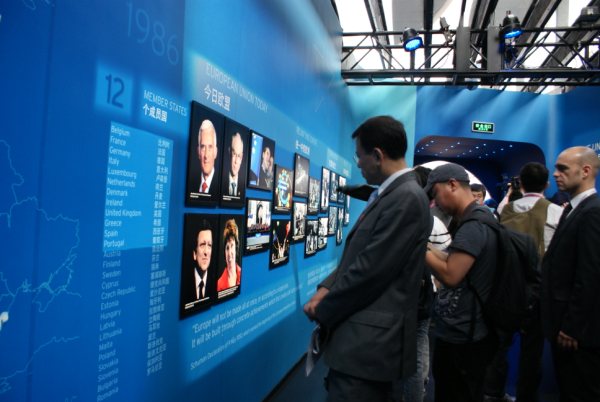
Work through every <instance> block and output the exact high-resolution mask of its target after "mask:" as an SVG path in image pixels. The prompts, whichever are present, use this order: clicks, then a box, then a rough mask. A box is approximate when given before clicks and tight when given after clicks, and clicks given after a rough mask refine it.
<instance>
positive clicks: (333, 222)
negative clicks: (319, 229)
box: [327, 206, 338, 236]
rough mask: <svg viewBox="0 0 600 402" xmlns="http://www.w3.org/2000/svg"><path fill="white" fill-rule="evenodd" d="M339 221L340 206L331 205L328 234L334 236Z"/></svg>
mask: <svg viewBox="0 0 600 402" xmlns="http://www.w3.org/2000/svg"><path fill="white" fill-rule="evenodd" d="M337 221H338V207H335V206H330V207H329V217H328V222H327V225H328V226H327V235H328V236H333V235H335V232H336V230H337Z"/></svg>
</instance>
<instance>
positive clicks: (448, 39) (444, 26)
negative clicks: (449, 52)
mask: <svg viewBox="0 0 600 402" xmlns="http://www.w3.org/2000/svg"><path fill="white" fill-rule="evenodd" d="M440 28H441V30H442V33H443V34H444V38H445V39H446V44H447V45H448V44H450V43H452V34H451V33H450V25H449V24H448V21H446V18H444V17H440Z"/></svg>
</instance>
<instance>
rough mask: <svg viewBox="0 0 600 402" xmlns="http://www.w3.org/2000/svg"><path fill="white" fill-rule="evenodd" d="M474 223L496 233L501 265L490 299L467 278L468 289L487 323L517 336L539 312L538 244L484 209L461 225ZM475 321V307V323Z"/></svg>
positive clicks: (469, 213)
mask: <svg viewBox="0 0 600 402" xmlns="http://www.w3.org/2000/svg"><path fill="white" fill-rule="evenodd" d="M472 220H477V221H479V222H481V223H484V224H485V225H487V226H488V227H490V228H492V229H493V230H494V232H495V233H496V237H497V239H498V263H497V265H496V270H495V272H494V279H493V282H492V289H491V292H490V294H489V297H488V299H487V300H482V298H481V297H480V295H479V292H478V291H477V289H475V287H474V286H472V285H471V283H470V281H469V277H468V275H467V284H468V287H469V289H470V290H471V291H472V292H473V293H474V295H475V298H476V299H477V301H478V302H479V303H480V305H481V306H482V309H483V318H484V320H485V323H486V324H487V325H488V326H490V327H491V328H492V329H498V330H501V331H506V332H511V333H513V332H515V331H517V330H519V328H521V327H522V326H523V324H524V322H525V321H526V320H528V319H531V318H532V317H533V316H535V314H536V311H537V309H538V301H539V291H540V283H541V272H540V266H539V256H538V253H537V248H536V245H535V242H534V240H533V238H532V237H531V236H529V235H527V234H525V233H521V232H516V231H514V230H511V229H509V228H507V227H505V226H503V225H502V224H501V223H499V222H498V221H497V220H496V219H495V218H494V216H493V215H492V214H491V213H490V212H489V211H487V210H485V209H483V208H474V209H472V210H471V211H470V212H468V213H467V215H466V216H465V217H464V218H463V220H462V221H461V222H460V225H463V224H464V223H465V222H468V221H472ZM459 227H460V226H459ZM473 307H475V306H473ZM474 319H475V308H473V316H472V322H473V321H474ZM472 331H473V325H471V332H472ZM471 335H472V334H471Z"/></svg>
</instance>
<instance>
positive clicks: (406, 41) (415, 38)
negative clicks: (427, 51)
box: [402, 28, 423, 52]
mask: <svg viewBox="0 0 600 402" xmlns="http://www.w3.org/2000/svg"><path fill="white" fill-rule="evenodd" d="M402 43H403V46H404V50H406V51H407V52H413V51H415V50H417V49H418V48H420V47H421V46H423V39H421V37H420V36H419V34H417V31H416V30H415V29H413V28H406V29H405V30H404V33H403V34H402Z"/></svg>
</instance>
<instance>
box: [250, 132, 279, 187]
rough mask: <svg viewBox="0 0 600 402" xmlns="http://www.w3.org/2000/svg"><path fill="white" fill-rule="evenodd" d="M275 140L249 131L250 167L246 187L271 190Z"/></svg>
mask: <svg viewBox="0 0 600 402" xmlns="http://www.w3.org/2000/svg"><path fill="white" fill-rule="evenodd" d="M274 167H275V141H273V140H272V139H270V138H267V137H265V136H263V135H260V134H258V133H257V132H251V133H250V168H249V169H248V187H251V188H257V189H260V190H267V191H271V190H273V182H274Z"/></svg>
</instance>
